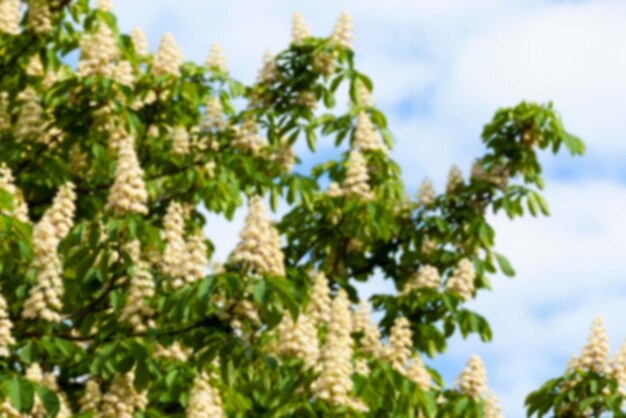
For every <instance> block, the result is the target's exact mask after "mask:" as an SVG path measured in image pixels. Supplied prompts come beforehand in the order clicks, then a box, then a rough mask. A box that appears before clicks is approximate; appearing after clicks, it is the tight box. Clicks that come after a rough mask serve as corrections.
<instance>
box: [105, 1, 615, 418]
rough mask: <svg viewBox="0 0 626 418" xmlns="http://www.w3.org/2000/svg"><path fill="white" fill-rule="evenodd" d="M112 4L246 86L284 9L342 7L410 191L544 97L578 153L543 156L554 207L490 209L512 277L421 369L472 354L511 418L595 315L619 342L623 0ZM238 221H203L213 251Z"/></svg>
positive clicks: (310, 13) (319, 15)
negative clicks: (219, 49)
mask: <svg viewBox="0 0 626 418" xmlns="http://www.w3.org/2000/svg"><path fill="white" fill-rule="evenodd" d="M114 3H115V6H116V12H117V13H118V16H119V19H120V24H121V26H122V28H124V29H126V30H130V29H131V28H132V27H134V26H141V27H142V28H144V30H145V31H146V32H147V33H148V36H149V40H150V44H151V48H152V49H154V48H156V46H157V44H158V40H159V37H160V35H161V34H162V33H163V32H166V31H170V32H172V33H173V34H174V35H175V37H176V39H177V40H178V42H179V44H180V45H181V48H182V50H183V51H184V54H185V56H186V58H187V59H192V60H195V61H200V62H203V61H204V59H205V58H206V55H207V53H208V50H209V47H210V44H211V43H212V42H220V43H222V44H223V46H224V48H225V50H226V53H227V55H228V59H229V66H230V72H231V74H232V75H233V76H234V77H236V78H238V79H240V80H242V81H246V82H250V81H252V80H253V79H254V77H255V76H256V72H257V70H258V68H259V66H260V63H261V57H262V54H263V52H264V51H265V50H268V49H269V50H272V51H274V52H277V51H279V50H281V49H282V48H283V47H285V46H286V45H287V44H288V42H289V40H290V31H291V28H290V21H291V14H292V12H294V11H299V12H301V13H303V14H304V16H305V18H306V19H307V21H308V23H309V25H310V27H311V29H312V31H313V32H314V34H316V35H325V34H328V33H330V31H331V30H332V27H333V25H334V22H335V20H336V18H337V16H338V15H339V13H340V12H341V11H344V10H345V11H349V12H350V13H351V14H352V15H353V17H354V21H355V27H356V42H355V50H356V53H357V66H358V67H359V68H360V69H361V70H362V71H364V72H365V73H366V74H369V75H370V76H371V77H372V79H373V80H374V83H375V91H374V98H375V100H376V102H377V105H378V107H379V108H381V109H382V110H383V111H385V112H386V113H387V115H388V117H389V121H390V126H391V129H392V131H393V132H394V134H395V138H396V146H395V149H394V152H393V153H392V156H393V157H394V158H395V159H396V160H397V161H398V162H399V163H400V165H401V166H402V167H403V170H404V178H405V180H406V182H407V185H408V188H409V190H416V188H417V186H418V184H419V182H420V181H421V179H422V178H423V177H424V176H426V175H428V176H429V177H431V178H432V179H433V180H434V181H435V185H436V186H437V187H438V189H439V190H442V188H443V187H444V184H445V178H446V176H447V172H448V169H449V167H450V165H451V164H453V163H457V164H459V165H460V166H461V167H462V168H463V170H464V172H465V173H468V172H469V168H470V166H471V162H472V160H473V159H474V158H475V157H476V156H478V155H479V154H480V152H481V145H480V141H479V135H480V131H481V128H482V125H483V124H484V123H486V122H487V121H489V119H490V117H491V116H492V115H493V113H494V111H495V110H496V109H497V108H498V107H499V106H510V105H514V104H515V103H517V102H518V101H520V100H534V101H540V102H545V101H548V100H552V101H554V103H555V105H556V107H557V108H558V109H559V110H560V112H561V114H562V117H563V119H564V122H565V125H566V127H567V128H568V129H569V130H570V131H571V132H573V133H575V134H577V135H578V136H580V137H582V138H583V139H584V140H585V141H586V143H587V146H588V153H587V155H586V156H585V157H583V158H576V159H572V158H569V157H568V156H566V155H565V154H563V155H560V156H558V157H556V158H555V157H550V156H546V157H545V158H543V162H544V163H545V168H546V184H547V190H546V196H547V198H548V200H549V202H550V206H551V211H552V217H550V218H547V219H532V218H529V219H524V220H521V221H516V222H514V223H511V222H509V221H508V220H507V219H506V218H504V217H497V218H494V219H493V222H494V224H495V226H496V231H497V248H498V250H499V251H500V252H503V253H505V254H507V255H508V256H509V258H510V260H511V261H512V263H513V264H514V266H515V268H516V270H517V273H518V274H517V277H516V278H515V279H514V280H510V279H506V278H501V277H498V278H494V280H493V282H494V291H493V293H486V292H485V293H482V294H480V295H479V297H478V300H477V301H475V302H473V304H472V308H474V309H475V310H477V311H478V312H480V313H482V314H483V315H485V316H486V317H487V318H488V319H489V320H490V322H491V324H492V326H493V330H494V334H495V338H494V341H493V343H491V344H487V345H485V344H481V343H480V342H479V341H476V340H475V339H470V340H468V341H463V340H460V339H459V340H454V341H453V343H452V344H451V347H450V350H449V351H448V352H447V353H446V354H445V355H444V356H442V357H441V358H439V359H438V360H436V361H435V362H431V364H433V365H434V366H436V367H437V368H439V369H440V370H442V371H443V374H444V377H445V378H446V381H447V382H448V383H451V382H452V381H453V379H454V377H455V376H456V375H457V374H458V373H459V371H460V370H461V368H462V366H463V363H464V362H465V361H466V359H467V358H468V357H469V355H470V354H472V353H476V354H479V355H481V356H482V357H483V358H484V359H485V361H486V363H487V366H488V368H489V373H490V385H491V386H492V387H493V388H494V389H495V391H496V392H497V393H498V395H499V397H500V398H501V401H502V404H503V406H504V410H505V413H506V415H507V416H508V417H512V418H521V417H522V416H524V413H523V399H524V396H525V394H527V393H528V392H529V391H531V390H532V389H534V388H536V387H538V386H539V385H540V384H541V383H542V382H543V381H545V380H546V379H548V378H550V377H554V376H556V375H558V374H560V373H561V372H562V370H563V369H564V368H565V364H566V362H567V358H568V357H569V355H570V354H572V353H575V352H578V351H579V350H580V348H581V347H582V345H583V344H584V341H585V339H586V335H587V333H588V328H589V326H590V324H591V321H592V319H593V318H594V317H595V316H602V317H603V318H604V319H605V321H606V322H607V325H608V328H609V337H610V339H611V344H612V351H615V350H616V349H617V346H618V344H619V343H620V342H621V341H622V340H623V339H624V337H626V321H624V315H625V312H626V309H625V306H626V305H625V300H626V268H625V267H626V266H625V264H626V245H625V244H626V217H625V216H624V215H623V213H624V208H626V164H625V163H624V162H625V161H626V116H625V115H624V109H626V42H625V41H626V2H623V1H611V0H587V1H584V0H580V1H573V0H572V1H566V0H562V1H556V0H555V1H546V0H543V1H540V0H472V1H467V0H437V1H431V0H387V1H385V2H381V1H373V0H349V1H327V0H315V1H313V0H298V1H294V0H291V1H288V0H263V1H253V0H245V1H243V0H230V1H228V2H226V1H210V0H203V1H201V0H133V1H122V0H117V2H114ZM242 217H243V213H239V214H238V215H237V217H236V219H235V222H234V223H233V224H230V225H229V224H225V223H223V222H221V223H220V222H217V221H214V222H212V225H209V229H208V230H207V233H208V234H209V236H210V238H211V239H213V241H214V242H215V243H216V244H217V246H218V248H219V251H218V257H221V258H224V257H225V255H226V254H227V253H228V251H229V250H230V248H232V246H233V245H234V244H235V242H236V240H237V233H238V229H239V225H240V223H241V219H242ZM377 286H380V290H381V291H385V290H388V286H387V285H386V284H385V283H378V284H377Z"/></svg>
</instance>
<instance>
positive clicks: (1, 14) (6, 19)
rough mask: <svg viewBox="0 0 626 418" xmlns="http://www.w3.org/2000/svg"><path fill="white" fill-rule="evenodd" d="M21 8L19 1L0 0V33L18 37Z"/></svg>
mask: <svg viewBox="0 0 626 418" xmlns="http://www.w3.org/2000/svg"><path fill="white" fill-rule="evenodd" d="M21 6H22V2H21V1H20V0H0V32H4V33H7V34H9V35H19V33H20V20H21V14H22V13H21V11H20V8H21Z"/></svg>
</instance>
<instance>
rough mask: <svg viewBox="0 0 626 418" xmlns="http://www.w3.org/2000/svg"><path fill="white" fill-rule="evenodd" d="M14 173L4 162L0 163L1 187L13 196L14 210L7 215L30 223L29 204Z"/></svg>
mask: <svg viewBox="0 0 626 418" xmlns="http://www.w3.org/2000/svg"><path fill="white" fill-rule="evenodd" d="M14 181H15V179H14V178H13V173H12V172H11V170H10V169H9V167H7V166H6V164H4V163H0V189H3V190H4V191H6V192H8V193H10V194H11V195H12V196H13V210H12V211H11V213H4V214H5V215H11V216H14V217H15V219H17V220H18V221H20V222H24V223H29V222H30V219H29V217H28V205H27V204H26V201H25V200H24V195H23V194H22V192H21V190H19V189H18V188H17V187H16V186H15V184H14Z"/></svg>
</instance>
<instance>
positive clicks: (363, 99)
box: [356, 80, 374, 107]
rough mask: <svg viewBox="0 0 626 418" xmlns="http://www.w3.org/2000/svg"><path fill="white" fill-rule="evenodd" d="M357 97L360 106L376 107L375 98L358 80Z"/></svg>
mask: <svg viewBox="0 0 626 418" xmlns="http://www.w3.org/2000/svg"><path fill="white" fill-rule="evenodd" d="M356 97H357V99H358V100H359V104H361V105H363V106H365V107H374V98H373V97H372V93H371V92H370V91H369V90H368V89H367V87H366V86H365V84H363V82H362V81H361V80H357V83H356Z"/></svg>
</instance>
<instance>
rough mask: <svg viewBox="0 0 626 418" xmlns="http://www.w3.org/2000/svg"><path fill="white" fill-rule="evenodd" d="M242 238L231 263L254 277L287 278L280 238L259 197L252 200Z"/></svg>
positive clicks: (231, 258) (241, 234) (232, 255)
mask: <svg viewBox="0 0 626 418" xmlns="http://www.w3.org/2000/svg"><path fill="white" fill-rule="evenodd" d="M239 236H240V238H241V240H240V241H239V244H238V245H237V247H236V248H235V250H234V251H233V253H232V254H231V257H230V261H231V262H232V263H241V264H242V265H243V267H244V269H245V270H246V271H247V272H248V273H252V274H271V275H274V276H284V275H285V266H284V255H283V251H282V249H281V246H280V235H279V234H278V231H277V230H276V228H275V227H274V225H272V223H271V221H270V219H269V217H268V216H267V210H266V208H265V205H264V204H263V201H262V200H261V198H260V197H259V196H254V197H252V198H250V200H249V209H248V215H247V217H246V221H245V225H244V227H243V229H242V231H241V233H240V234H239Z"/></svg>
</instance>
